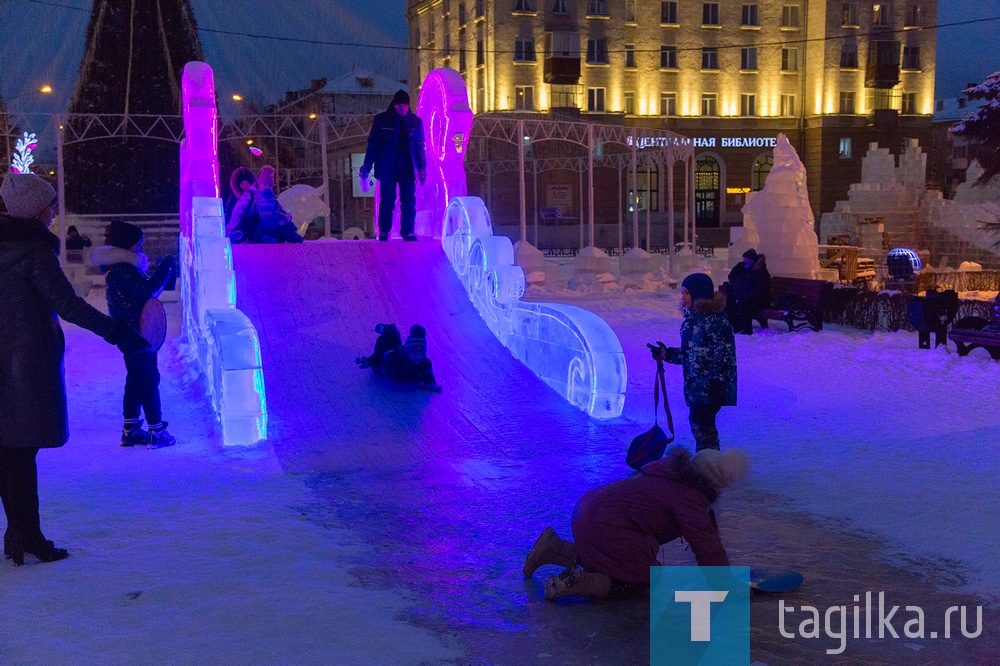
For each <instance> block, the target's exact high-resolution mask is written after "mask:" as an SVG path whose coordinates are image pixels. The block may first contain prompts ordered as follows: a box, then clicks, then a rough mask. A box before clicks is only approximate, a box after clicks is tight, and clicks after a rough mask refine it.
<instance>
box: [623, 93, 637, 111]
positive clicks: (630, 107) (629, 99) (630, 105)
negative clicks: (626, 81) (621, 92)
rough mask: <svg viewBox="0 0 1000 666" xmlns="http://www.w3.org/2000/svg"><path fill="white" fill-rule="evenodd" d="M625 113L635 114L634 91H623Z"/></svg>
mask: <svg viewBox="0 0 1000 666" xmlns="http://www.w3.org/2000/svg"><path fill="white" fill-rule="evenodd" d="M625 115H627V116H634V115H635V93H634V92H631V91H626V92H625Z"/></svg>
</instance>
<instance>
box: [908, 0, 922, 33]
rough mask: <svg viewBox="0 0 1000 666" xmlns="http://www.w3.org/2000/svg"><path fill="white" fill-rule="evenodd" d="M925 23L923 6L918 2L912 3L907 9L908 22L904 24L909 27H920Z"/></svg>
mask: <svg viewBox="0 0 1000 666" xmlns="http://www.w3.org/2000/svg"><path fill="white" fill-rule="evenodd" d="M923 24H924V10H923V7H921V6H920V5H917V4H912V5H910V6H909V7H907V9H906V23H905V24H904V25H905V26H906V27H907V28H919V27H920V26H922V25H923Z"/></svg>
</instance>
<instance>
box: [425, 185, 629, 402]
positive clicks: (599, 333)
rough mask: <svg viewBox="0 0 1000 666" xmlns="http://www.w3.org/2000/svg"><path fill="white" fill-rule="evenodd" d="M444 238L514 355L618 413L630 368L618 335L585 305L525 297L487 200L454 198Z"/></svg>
mask: <svg viewBox="0 0 1000 666" xmlns="http://www.w3.org/2000/svg"><path fill="white" fill-rule="evenodd" d="M441 244H442V246H443V247H444V250H445V253H446V254H447V255H448V259H449V261H450V262H451V265H452V267H453V268H454V269H455V273H457V274H458V276H459V278H460V279H461V280H462V284H463V285H464V286H465V289H466V291H467V292H468V294H469V298H471V299H472V302H473V304H475V306H476V309H477V310H478V311H479V314H480V315H482V317H483V319H484V320H485V321H486V324H487V326H489V328H490V330H491V331H493V334H494V335H496V336H497V338H498V339H499V340H500V342H501V343H503V345H504V346H505V347H507V349H509V350H510V352H511V353H512V354H513V355H514V358H516V359H517V360H519V361H521V362H522V363H524V364H525V365H526V366H528V368H530V369H531V370H532V372H534V373H535V374H536V375H538V377H540V378H541V379H542V381H544V382H545V383H546V384H548V385H549V386H551V387H552V388H553V389H555V390H556V391H558V392H559V393H560V394H561V395H563V396H564V397H565V398H566V399H567V400H569V402H570V403H572V404H574V405H576V406H577V407H579V408H580V409H582V410H584V411H586V412H587V413H588V414H590V415H591V416H594V417H597V418H614V417H617V416H620V415H621V413H622V409H623V408H624V406H625V386H626V384H627V371H626V367H625V354H624V352H623V351H622V346H621V342H620V341H619V340H618V336H617V335H615V332H614V331H613V330H611V327H610V326H608V324H607V323H606V322H605V321H604V320H603V319H601V318H600V317H598V316H597V315H596V314H594V313H593V312H590V311H588V310H584V309H583V308H578V307H575V306H572V305H563V304H560V303H522V302H521V300H520V299H521V296H522V295H523V294H524V272H523V271H522V270H521V267H520V266H516V265H514V246H513V245H512V244H511V242H510V239H509V238H507V237H506V236H494V235H493V228H492V225H491V224H490V215H489V211H487V210H486V205H485V204H484V203H483V201H482V199H480V198H478V197H456V198H454V199H452V200H451V203H450V204H449V206H448V210H447V213H446V215H445V218H444V226H443V231H442V236H441Z"/></svg>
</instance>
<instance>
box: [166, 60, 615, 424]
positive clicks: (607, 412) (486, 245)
mask: <svg viewBox="0 0 1000 666" xmlns="http://www.w3.org/2000/svg"><path fill="white" fill-rule="evenodd" d="M182 87H183V97H184V122H185V132H186V138H185V141H184V142H182V146H181V242H180V246H181V252H180V255H181V290H182V298H183V302H184V304H185V312H184V327H185V334H186V335H187V336H188V338H189V339H190V340H191V341H192V342H193V343H194V347H195V348H196V350H197V354H198V359H199V362H200V363H201V365H202V368H203V369H204V370H205V372H206V375H207V376H208V378H209V389H210V393H211V395H212V399H213V406H214V407H215V409H216V411H217V413H218V414H219V416H220V420H221V422H222V426H223V439H224V441H225V442H226V444H242V443H252V442H254V441H256V440H257V439H263V438H265V437H266V432H267V407H266V400H265V381H264V378H265V372H264V369H263V362H262V358H263V356H262V354H261V349H260V343H259V330H260V329H261V328H262V327H263V328H266V327H267V323H266V321H264V320H263V319H262V318H261V317H260V316H259V313H260V311H261V309H262V308H259V307H258V310H257V312H258V321H256V322H252V321H251V320H250V319H249V318H248V317H247V315H246V314H245V312H244V311H243V310H241V309H239V308H237V307H236V293H237V285H236V282H237V280H236V274H237V273H238V272H239V271H246V272H247V274H248V275H252V276H254V278H256V276H257V275H258V271H256V270H255V267H254V266H247V267H243V268H240V267H239V266H234V265H233V257H232V249H231V248H230V246H229V243H228V240H227V239H226V238H225V237H224V235H223V234H222V220H221V214H220V205H221V200H219V198H218V196H219V187H218V182H219V173H218V170H219V165H218V159H217V154H216V146H215V140H216V137H217V116H216V110H215V107H214V97H215V94H214V78H213V76H212V71H211V68H209V67H208V66H207V65H206V64H204V63H197V62H193V63H188V65H187V66H186V67H185V72H184V77H183V83H182ZM418 114H419V115H420V116H421V118H423V119H424V121H425V123H426V125H427V137H428V150H427V157H428V159H427V162H428V163H427V167H428V172H429V176H430V177H429V179H428V182H427V184H426V186H425V187H423V188H421V196H420V199H419V200H418V221H417V222H418V226H417V228H418V231H420V232H422V233H423V235H424V236H425V238H427V239H428V240H429V241H430V240H431V239H432V238H435V239H440V243H441V245H437V244H436V243H433V242H432V243H431V247H432V248H433V249H432V250H430V251H434V250H438V249H439V248H441V247H443V248H444V254H446V256H447V258H448V260H449V262H450V265H451V267H452V268H453V269H454V271H455V274H456V275H457V277H458V278H459V284H458V287H459V289H458V290H457V293H458V294H462V293H463V292H465V294H467V295H468V297H469V298H470V299H471V302H472V303H473V309H474V311H477V312H478V313H479V315H480V316H481V317H482V321H483V322H485V323H486V329H487V330H488V331H491V332H492V334H493V335H494V336H495V338H496V339H497V340H498V341H499V342H500V343H501V344H502V345H503V346H504V347H506V349H508V350H509V351H510V353H511V354H512V355H513V356H514V357H515V358H516V359H517V360H519V361H520V362H521V363H523V364H524V365H525V366H527V368H528V369H530V370H531V371H533V373H534V374H535V375H536V376H537V377H538V378H540V379H541V380H543V381H544V382H545V383H546V384H548V385H549V386H550V387H552V388H553V389H555V390H556V391H558V392H559V393H560V394H561V395H562V396H563V397H564V398H565V399H566V400H567V401H569V403H571V404H573V405H575V406H577V407H579V408H581V409H583V410H585V411H586V412H587V413H588V414H590V415H591V416H594V417H598V418H613V417H616V416H619V415H621V412H622V408H623V406H624V396H625V386H626V368H625V358H624V353H623V352H622V349H621V344H620V343H619V341H618V338H617V337H616V336H615V334H614V332H613V331H611V329H610V327H608V326H607V324H606V323H605V322H604V321H602V320H601V319H600V318H599V317H597V316H595V315H594V314H592V313H590V312H587V311H585V310H582V309H580V308H576V307H572V306H560V305H545V304H530V303H528V304H525V303H521V302H520V298H521V295H522V294H523V293H524V274H523V272H522V271H521V269H520V267H518V266H515V265H513V255H514V253H513V248H512V245H511V243H510V241H509V240H508V239H507V238H504V237H494V236H493V232H492V227H491V225H490V220H489V213H488V211H487V210H486V207H485V205H483V203H482V201H481V200H479V199H477V198H475V197H466V196H463V195H464V194H465V190H466V184H465V174H464V166H463V161H464V157H465V149H466V147H467V144H468V139H469V130H470V128H471V124H472V118H473V116H472V112H471V111H470V109H469V104H468V97H467V92H466V86H465V82H464V80H463V79H462V78H461V77H460V76H459V75H458V74H457V73H456V72H454V71H453V70H450V69H439V70H434V71H432V72H430V73H429V74H428V76H427V78H426V79H425V80H424V85H423V87H422V90H421V97H420V102H419V106H418ZM376 196H378V195H376ZM376 204H377V201H376ZM268 249H270V248H268ZM248 253H249V251H248ZM254 254H259V252H255V253H254ZM310 254H311V253H310ZM439 254H441V253H439ZM281 255H289V250H287V249H286V250H282V251H281ZM276 256H277V255H276ZM289 256H290V258H291V259H294V258H295V255H294V254H293V255H289ZM262 261H265V262H266V261H267V257H264V258H263V259H262ZM286 263H287V264H293V263H294V261H287V262H286ZM320 264H321V265H325V264H324V262H322V261H321V262H320ZM339 265H340V266H341V270H342V271H343V272H345V273H348V274H352V275H354V278H353V279H355V280H360V281H361V283H362V284H364V283H365V277H364V276H365V275H367V271H365V272H360V273H359V272H357V271H356V270H355V269H356V268H357V266H358V265H359V264H350V263H348V264H344V263H341V264H339ZM303 268H305V267H303ZM234 269H236V270H234ZM309 274H310V273H308V272H302V271H300V272H299V273H298V275H297V277H298V278H300V279H305V276H307V275H309ZM275 276H277V274H275ZM247 279H250V278H249V277H246V276H244V277H242V278H241V279H240V282H242V283H245V281H246V280H247ZM278 284H283V283H278ZM415 284H419V283H418V282H414V281H412V280H411V281H407V282H405V283H400V284H394V283H392V281H390V284H388V285H387V286H389V287H392V286H396V287H399V288H401V289H403V290H406V289H407V287H408V286H413V285H415ZM250 287H251V285H250V284H245V287H244V288H250ZM441 288H446V285H441ZM267 292H268V290H267V289H258V291H257V293H267ZM449 293H450V292H447V291H446V292H443V294H444V295H448V294H449ZM376 294H381V295H382V296H384V295H385V292H384V290H377V291H376ZM465 294H463V296H464V295H465ZM261 302H262V300H261V299H257V301H256V303H257V304H258V305H259V304H260V303H261ZM347 302H348V303H350V301H349V300H348V301H347ZM265 307H266V306H265ZM303 307H306V308H307V309H308V307H309V306H308V305H304V306H303ZM345 314H346V315H347V316H349V315H350V314H351V312H350V311H347V312H345ZM416 314H418V315H420V314H421V313H420V312H417V313H416ZM424 314H425V315H426V316H425V317H418V319H420V320H422V319H425V318H427V317H430V318H431V319H432V320H433V319H434V313H433V311H431V312H427V313H424ZM386 320H387V321H395V320H394V319H393V318H386ZM287 321H295V317H294V313H290V314H289V316H288V319H287ZM396 323H399V322H396ZM411 323H412V322H411ZM420 323H424V324H425V325H426V323H425V322H424V321H420ZM255 325H256V327H255ZM373 327H374V326H373V325H372V326H371V328H373ZM270 347H271V348H272V349H276V348H277V346H276V345H274V344H272V345H270ZM292 347H293V348H296V347H297V345H294V344H293V345H292ZM357 350H358V348H357V346H355V347H354V351H353V352H352V353H351V354H350V356H351V357H353V355H354V354H356V353H358V352H357Z"/></svg>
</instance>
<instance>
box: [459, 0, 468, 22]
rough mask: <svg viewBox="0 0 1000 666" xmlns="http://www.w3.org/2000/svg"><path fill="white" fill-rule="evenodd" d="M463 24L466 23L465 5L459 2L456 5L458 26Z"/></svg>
mask: <svg viewBox="0 0 1000 666" xmlns="http://www.w3.org/2000/svg"><path fill="white" fill-rule="evenodd" d="M465 23H466V16H465V3H464V2H460V3H458V24H459V25H465Z"/></svg>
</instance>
